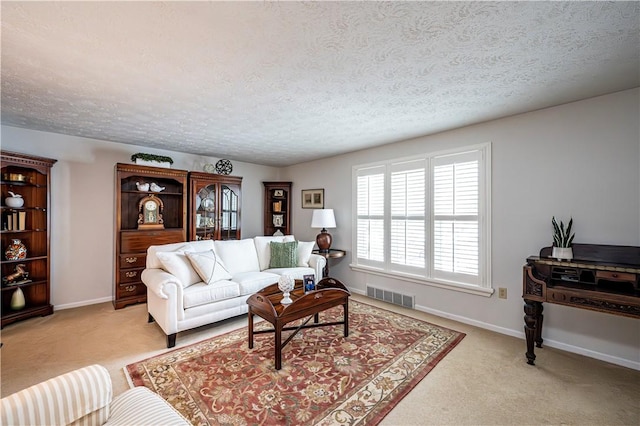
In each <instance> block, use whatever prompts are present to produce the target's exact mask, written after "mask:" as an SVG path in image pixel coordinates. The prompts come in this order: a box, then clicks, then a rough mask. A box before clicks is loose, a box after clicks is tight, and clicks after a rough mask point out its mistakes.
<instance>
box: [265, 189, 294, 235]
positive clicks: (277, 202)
mask: <svg viewBox="0 0 640 426" xmlns="http://www.w3.org/2000/svg"><path fill="white" fill-rule="evenodd" d="M262 184H263V185H264V235H274V234H276V233H282V234H283V235H290V234H291V182H262Z"/></svg>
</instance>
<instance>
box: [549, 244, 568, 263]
mask: <svg viewBox="0 0 640 426" xmlns="http://www.w3.org/2000/svg"><path fill="white" fill-rule="evenodd" d="M551 257H554V258H556V259H558V260H563V259H564V260H571V259H573V249H572V248H571V247H555V246H554V247H553V249H552V250H551Z"/></svg>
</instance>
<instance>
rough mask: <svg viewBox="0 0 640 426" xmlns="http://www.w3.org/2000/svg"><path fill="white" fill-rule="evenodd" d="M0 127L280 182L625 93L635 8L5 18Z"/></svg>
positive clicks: (639, 16)
mask: <svg viewBox="0 0 640 426" xmlns="http://www.w3.org/2000/svg"><path fill="white" fill-rule="evenodd" d="M1 8H2V9H1V13H2V63H1V65H2V123H3V124H5V125H10V126H17V127H25V128H30V129H35V130H43V131H49V132H55V133H63V134H69V135H76V136H84V137H89V138H95V139H104V140H110V141H117V142H124V143H131V144H135V145H142V146H146V147H154V148H164V149H169V150H174V151H182V152H189V153H194V154H202V155H208V156H213V157H219V158H220V157H223V158H229V159H232V160H239V161H246V162H251V163H258V164H265V165H273V166H284V165H290V164H296V163H300V162H304V161H309V160H314V159H318V158H322V157H327V156H332V155H336V154H341V153H346V152H350V151H355V150H359V149H363V148H367V147H371V146H377V145H382V144H387V143H391V142H396V141H399V140H404V139H408V138H412V137H417V136H422V135H427V134H431V133H435V132H439V131H443V130H447V129H451V128H456V127H460V126H464V125H468V124H472V123H477V122H481V121H486V120H490V119H494V118H498V117H503V116H507V115H512V114H516V113H521V112H526V111H531V110H535V109H539V108H544V107H548V106H552V105H558V104H562V103H566V102H571V101H575V100H579V99H584V98H588V97H592V96H597V95H601V94H605V93H610V92H614V91H618V90H624V89H629V88H633V87H638V86H640V64H639V56H640V53H639V49H640V35H639V27H640V2H614V3H605V2H495V3H493V2H364V3H363V2H305V3H302V2H277V3H271V2H7V1H2V3H1Z"/></svg>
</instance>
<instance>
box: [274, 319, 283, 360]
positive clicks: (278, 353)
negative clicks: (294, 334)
mask: <svg viewBox="0 0 640 426" xmlns="http://www.w3.org/2000/svg"><path fill="white" fill-rule="evenodd" d="M275 329H276V330H275V331H276V342H275V351H276V352H275V358H276V370H280V369H281V368H282V327H279V326H276V327H275Z"/></svg>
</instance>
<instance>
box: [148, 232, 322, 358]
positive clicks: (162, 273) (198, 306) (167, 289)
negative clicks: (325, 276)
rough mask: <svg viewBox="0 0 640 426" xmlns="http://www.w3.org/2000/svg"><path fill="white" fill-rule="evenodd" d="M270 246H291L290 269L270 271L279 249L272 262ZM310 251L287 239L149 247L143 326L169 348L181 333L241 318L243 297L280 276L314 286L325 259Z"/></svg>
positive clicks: (307, 246) (308, 246)
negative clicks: (154, 327)
mask: <svg viewBox="0 0 640 426" xmlns="http://www.w3.org/2000/svg"><path fill="white" fill-rule="evenodd" d="M272 242H273V243H280V244H281V243H289V246H288V248H289V249H290V248H291V246H290V245H291V243H293V242H295V243H296V244H297V249H296V252H295V259H293V263H289V264H288V266H287V267H274V266H279V265H278V264H275V265H274V260H276V259H277V260H278V261H282V259H281V258H280V257H278V256H277V254H282V253H281V251H280V248H282V247H284V245H282V244H281V245H279V246H274V247H275V249H277V251H276V255H274V256H273V259H272V255H271V243H272ZM313 246H314V242H296V240H295V238H294V237H293V235H285V236H279V237H255V238H250V239H243V240H228V241H212V240H202V241H191V242H185V243H174V244H165V245H157V246H151V247H149V249H148V250H147V267H146V269H145V270H144V271H143V272H142V281H143V282H144V283H145V285H146V286H147V310H148V312H149V322H152V321H154V320H155V321H156V322H157V323H158V325H159V326H160V328H162V331H164V333H165V334H166V335H167V347H168V348H171V347H173V346H175V342H176V334H177V333H179V332H181V331H184V330H189V329H192V328H195V327H199V326H202V325H205V324H211V323H214V322H217V321H221V320H223V319H227V318H231V317H234V316H238V315H242V314H245V313H247V311H248V307H247V303H246V300H247V299H248V298H249V296H251V295H252V294H254V293H255V292H257V291H259V290H261V289H263V288H264V287H266V286H268V285H270V284H274V283H277V282H278V278H279V277H280V275H283V274H287V275H290V276H292V277H293V278H296V279H302V277H303V275H309V274H313V275H314V276H315V280H316V282H317V281H318V280H319V279H321V278H322V270H323V268H324V266H325V264H326V259H325V258H324V257H322V256H318V255H316V254H312V253H311V251H312V250H313ZM285 254H291V253H290V252H288V253H285ZM203 277H204V278H203ZM203 279H206V280H205V281H208V282H205V281H203Z"/></svg>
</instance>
